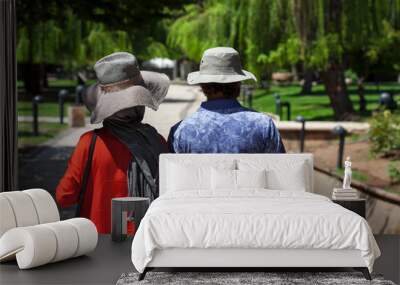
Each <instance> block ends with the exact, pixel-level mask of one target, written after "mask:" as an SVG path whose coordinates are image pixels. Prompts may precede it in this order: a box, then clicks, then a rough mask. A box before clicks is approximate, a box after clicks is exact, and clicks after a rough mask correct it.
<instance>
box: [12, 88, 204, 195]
mask: <svg viewBox="0 0 400 285" xmlns="http://www.w3.org/2000/svg"><path fill="white" fill-rule="evenodd" d="M202 100H203V95H202V93H201V92H200V89H199V87H192V86H187V85H171V87H170V89H169V91H168V94H167V97H166V99H165V101H164V103H162V104H161V105H160V108H159V110H158V111H157V112H155V111H153V110H150V109H147V110H146V114H145V118H144V122H146V123H149V124H151V125H153V126H154V127H156V128H157V130H158V131H159V132H160V133H161V134H162V135H163V136H164V137H165V138H167V136H168V133H169V129H170V128H171V126H172V125H174V124H175V123H176V122H178V121H180V120H182V119H183V118H184V117H186V116H188V115H189V114H191V113H193V112H194V111H195V110H196V109H197V108H198V106H199V105H200V103H201V101H202ZM100 126H101V125H90V124H88V125H87V126H86V127H84V128H70V129H68V130H66V131H64V132H62V133H61V134H59V135H58V136H57V137H55V138H54V139H51V140H49V141H47V142H46V143H44V144H43V145H41V146H40V147H38V148H37V149H35V150H33V151H31V152H28V153H26V154H23V155H20V159H19V188H20V189H27V188H43V189H46V190H48V191H49V192H50V193H52V194H54V190H55V188H56V186H57V184H58V181H59V180H60V178H61V177H62V175H63V174H64V171H65V169H66V166H67V162H68V158H69V157H70V155H71V153H72V151H73V150H74V147H75V145H76V144H77V142H78V141H79V137H80V136H81V135H82V134H83V133H85V132H87V131H89V130H91V129H94V128H98V127H100Z"/></svg>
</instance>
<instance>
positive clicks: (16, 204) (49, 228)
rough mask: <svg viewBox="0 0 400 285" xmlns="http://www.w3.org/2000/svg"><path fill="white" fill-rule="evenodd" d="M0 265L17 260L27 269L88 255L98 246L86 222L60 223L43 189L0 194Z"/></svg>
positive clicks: (55, 209)
mask: <svg viewBox="0 0 400 285" xmlns="http://www.w3.org/2000/svg"><path fill="white" fill-rule="evenodd" d="M0 217H1V220H0V262H3V261H8V260H12V259H16V260H17V263H18V266H19V268H20V269H28V268H33V267H37V266H40V265H44V264H47V263H51V262H57V261H61V260H64V259H68V258H71V257H76V256H80V255H84V254H87V253H88V252H90V251H92V250H94V249H95V247H96V245H97V238H98V234H97V230H96V226H95V225H94V224H93V223H92V222H91V221H90V220H88V219H84V218H75V219H70V220H66V221H60V216H59V213H58V209H57V206H56V203H55V202H54V200H53V198H52V197H51V195H50V194H49V193H48V192H47V191H45V190H43V189H30V190H25V191H13V192H2V193H0Z"/></svg>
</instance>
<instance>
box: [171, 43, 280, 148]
mask: <svg viewBox="0 0 400 285" xmlns="http://www.w3.org/2000/svg"><path fill="white" fill-rule="evenodd" d="M247 79H253V80H256V78H255V76H254V75H253V74H251V73H250V72H248V71H245V70H242V67H241V63H240V57H239V53H238V52H237V51H236V50H234V49H233V48H225V47H217V48H212V49H208V50H206V51H205V52H204V54H203V58H202V60H201V63H200V71H199V72H192V73H190V74H189V76H188V83H189V84H200V85H201V88H202V90H203V92H204V94H205V95H206V96H207V101H206V102H203V103H202V104H201V106H200V108H199V110H197V111H196V112H195V113H194V114H192V115H191V116H189V117H188V118H186V119H184V120H183V121H181V122H179V123H177V124H176V125H175V126H173V127H172V128H171V131H170V134H169V138H168V143H169V147H170V151H171V152H176V153H284V152H285V147H284V145H283V143H282V140H281V136H280V134H279V131H278V129H277V128H276V127H275V124H274V122H273V121H272V119H271V118H270V117H269V116H267V115H264V114H262V113H259V112H256V111H254V110H251V109H248V108H245V107H243V106H241V105H240V103H239V102H238V101H237V98H238V97H239V95H240V82H241V81H243V80H247Z"/></svg>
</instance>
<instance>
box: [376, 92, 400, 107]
mask: <svg viewBox="0 0 400 285" xmlns="http://www.w3.org/2000/svg"><path fill="white" fill-rule="evenodd" d="M379 105H380V106H382V107H383V108H384V109H385V110H391V111H393V110H396V109H397V102H396V101H395V100H394V98H393V94H391V93H387V92H385V93H382V94H381V96H380V97H379Z"/></svg>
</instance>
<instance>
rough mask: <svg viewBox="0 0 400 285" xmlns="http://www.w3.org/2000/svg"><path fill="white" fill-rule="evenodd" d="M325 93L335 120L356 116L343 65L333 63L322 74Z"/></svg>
mask: <svg viewBox="0 0 400 285" xmlns="http://www.w3.org/2000/svg"><path fill="white" fill-rule="evenodd" d="M322 79H323V82H324V85H325V91H326V93H328V96H329V99H330V101H331V106H332V109H333V115H334V118H335V120H338V121H343V120H348V119H351V117H352V116H353V114H354V109H353V103H352V102H351V100H350V97H349V95H348V93H347V87H346V82H345V78H344V70H343V67H342V66H341V64H338V63H331V64H330V66H329V67H328V69H327V70H325V71H323V72H322Z"/></svg>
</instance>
